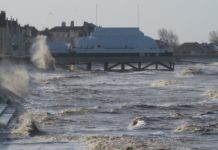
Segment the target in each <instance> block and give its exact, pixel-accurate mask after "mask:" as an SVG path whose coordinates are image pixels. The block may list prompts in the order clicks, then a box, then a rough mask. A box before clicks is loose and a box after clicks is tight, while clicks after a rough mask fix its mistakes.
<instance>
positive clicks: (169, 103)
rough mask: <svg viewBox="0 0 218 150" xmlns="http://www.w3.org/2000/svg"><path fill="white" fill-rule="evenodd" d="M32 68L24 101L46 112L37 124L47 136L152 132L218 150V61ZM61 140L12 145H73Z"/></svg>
mask: <svg viewBox="0 0 218 150" xmlns="http://www.w3.org/2000/svg"><path fill="white" fill-rule="evenodd" d="M27 68H28V72H29V75H30V87H29V94H28V95H27V96H26V97H24V99H25V103H24V106H25V108H26V109H27V110H28V112H29V113H32V114H35V115H38V116H39V117H38V124H37V127H38V128H39V130H40V131H41V132H42V133H43V134H44V135H50V136H54V137H55V136H78V137H80V136H134V137H141V138H145V139H146V138H150V137H152V138H158V139H163V140H165V139H166V141H167V140H169V139H174V140H177V141H179V143H180V144H179V145H178V146H181V147H183V148H184V149H185V148H187V149H188V148H189V149H202V150H203V149H204V150H205V149H211V150H212V149H213V150H215V149H218V142H217V139H218V61H217V62H216V60H209V59H208V60H195V61H185V62H178V63H177V64H176V66H175V71H157V70H146V71H127V72H105V71H103V70H102V67H101V66H99V65H96V66H95V69H94V70H93V71H86V70H85V69H83V68H82V66H77V67H76V66H75V67H74V68H75V70H74V71H68V70H65V69H62V68H57V69H56V70H54V71H42V70H36V69H32V68H31V67H27ZM41 137H43V135H41ZM55 144H56V145H55ZM55 144H54V143H52V144H51V143H48V142H44V141H43V139H41V140H40V139H38V140H37V141H36V140H35V139H34V137H28V138H17V139H15V140H13V141H9V142H8V145H7V148H10V146H9V145H11V149H13V146H14V147H16V148H15V149H19V146H21V149H22V148H24V147H26V148H27V149H28V148H29V149H34V146H35V149H36V148H38V149H40V148H41V149H46V146H47V148H48V149H49V148H50V149H65V148H66V149H67V146H69V147H71V149H72V148H73V146H72V143H67V144H68V145H67V144H66V143H59V144H58V143H55ZM25 145H26V146H25ZM73 145H74V146H75V147H77V148H75V149H85V148H84V147H83V146H81V147H80V146H79V145H76V144H75V143H74V144H73ZM52 147H53V148H52ZM69 147H68V148H69ZM79 147H80V148H79Z"/></svg>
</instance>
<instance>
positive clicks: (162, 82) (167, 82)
mask: <svg viewBox="0 0 218 150" xmlns="http://www.w3.org/2000/svg"><path fill="white" fill-rule="evenodd" d="M175 83H176V80H155V81H153V82H152V83H151V85H150V86H151V87H165V86H168V85H172V84H175Z"/></svg>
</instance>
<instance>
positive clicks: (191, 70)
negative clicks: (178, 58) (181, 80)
mask: <svg viewBox="0 0 218 150" xmlns="http://www.w3.org/2000/svg"><path fill="white" fill-rule="evenodd" d="M203 73H204V72H203V70H202V69H200V68H187V69H184V70H182V71H181V72H179V73H178V74H177V76H178V77H186V76H194V75H200V74H203Z"/></svg>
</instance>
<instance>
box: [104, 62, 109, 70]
mask: <svg viewBox="0 0 218 150" xmlns="http://www.w3.org/2000/svg"><path fill="white" fill-rule="evenodd" d="M108 70H109V68H108V63H107V62H105V63H104V71H108Z"/></svg>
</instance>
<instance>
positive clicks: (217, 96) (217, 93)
mask: <svg viewBox="0 0 218 150" xmlns="http://www.w3.org/2000/svg"><path fill="white" fill-rule="evenodd" d="M203 95H205V96H210V97H212V98H215V99H217V100H218V90H208V91H206V92H205V93H204V94H203Z"/></svg>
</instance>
